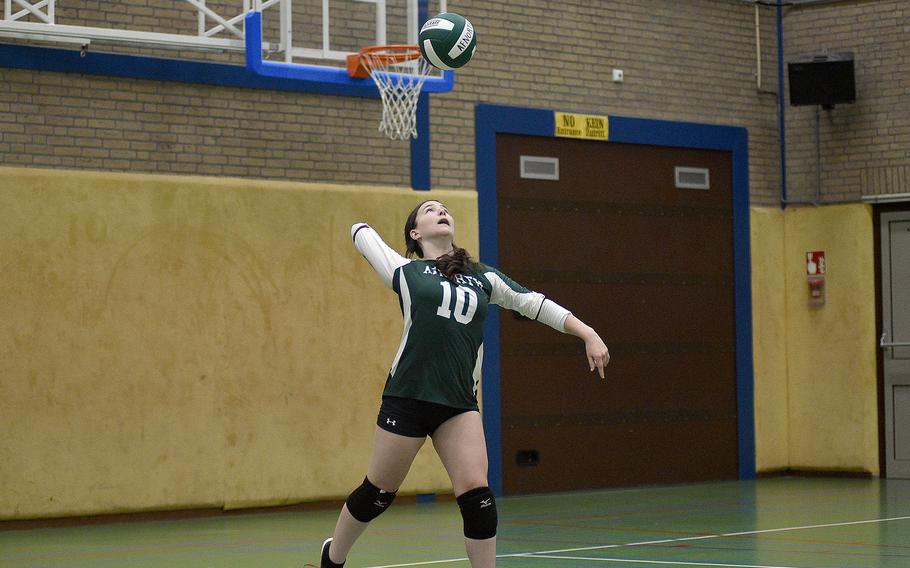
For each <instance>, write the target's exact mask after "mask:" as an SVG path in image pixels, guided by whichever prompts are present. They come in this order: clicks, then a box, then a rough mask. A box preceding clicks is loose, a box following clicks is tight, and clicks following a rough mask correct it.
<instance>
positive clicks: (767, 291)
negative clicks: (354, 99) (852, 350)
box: [751, 207, 790, 471]
mask: <svg viewBox="0 0 910 568" xmlns="http://www.w3.org/2000/svg"><path fill="white" fill-rule="evenodd" d="M751 245H752V349H753V361H754V373H755V467H756V470H757V471H769V470H780V469H787V468H788V467H789V465H790V459H789V455H788V440H789V420H788V416H787V332H786V329H787V298H786V289H785V284H784V273H783V271H782V270H781V267H782V266H783V264H784V211H781V210H780V209H779V208H761V207H753V208H752V211H751Z"/></svg>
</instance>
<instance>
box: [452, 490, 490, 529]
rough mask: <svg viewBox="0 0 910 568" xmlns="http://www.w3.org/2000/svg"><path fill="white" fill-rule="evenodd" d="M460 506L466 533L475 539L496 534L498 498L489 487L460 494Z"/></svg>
mask: <svg viewBox="0 0 910 568" xmlns="http://www.w3.org/2000/svg"><path fill="white" fill-rule="evenodd" d="M457 501H458V507H459V508H460V509H461V518H462V519H463V520H464V535H465V536H466V537H468V538H473V539H475V540H486V539H488V538H493V537H494V536H496V524H497V523H498V521H499V519H498V517H497V515H496V499H495V498H494V497H493V492H492V491H490V488H489V487H478V488H476V489H471V490H470V491H468V492H467V493H463V494H462V495H459V496H458V499H457Z"/></svg>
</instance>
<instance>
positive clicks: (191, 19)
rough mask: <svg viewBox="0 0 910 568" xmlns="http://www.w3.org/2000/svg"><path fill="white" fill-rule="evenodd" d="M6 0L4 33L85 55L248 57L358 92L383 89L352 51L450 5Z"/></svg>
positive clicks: (402, 36) (405, 39)
mask: <svg viewBox="0 0 910 568" xmlns="http://www.w3.org/2000/svg"><path fill="white" fill-rule="evenodd" d="M2 1H3V19H2V20H0V40H9V41H12V42H14V43H18V44H25V45H35V46H45V47H46V46H55V47H60V46H63V47H67V48H72V47H74V46H76V47H78V48H79V49H80V50H81V51H82V53H83V54H85V53H95V52H99V53H108V54H111V53H113V54H129V55H132V56H136V55H139V56H144V55H148V56H158V55H160V54H162V53H163V52H164V53H167V52H165V51H164V50H168V51H169V52H170V53H171V54H173V51H174V50H176V51H178V52H179V53H178V57H179V58H180V59H181V60H188V61H204V62H206V63H216V64H217V63H225V64H245V65H246V68H247V69H248V70H249V71H250V72H252V73H254V74H257V75H260V76H264V77H277V78H281V79H289V80H293V81H301V82H302V84H309V85H313V86H314V90H320V91H324V92H325V89H324V88H321V87H323V86H327V87H330V90H329V91H328V92H333V93H335V94H342V95H345V94H347V95H355V96H376V95H377V94H378V92H377V91H376V88H375V85H373V84H372V81H370V80H364V79H352V78H350V77H348V75H347V72H346V71H345V58H346V56H347V55H348V54H349V53H354V52H356V51H357V50H358V49H360V48H361V47H365V46H368V45H378V44H386V43H408V44H415V43H416V42H417V32H418V28H419V26H420V23H421V22H422V21H424V20H426V18H427V15H428V14H429V15H432V14H435V13H437V12H441V11H445V9H446V0H432V1H431V0H220V1H213V0H161V1H159V2H156V3H155V7H154V9H153V10H152V11H150V10H149V6H148V5H147V4H143V5H136V4H137V3H133V2H129V1H128V0H113V1H110V2H102V3H92V4H94V7H92V6H90V5H89V6H79V7H78V9H76V8H75V7H73V5H72V4H65V3H60V5H59V6H58V5H57V4H58V3H57V2H56V0H42V1H34V0H2ZM112 14H116V15H117V16H116V17H111V15H112ZM112 22H114V23H112ZM453 84H454V81H453V75H452V74H451V72H447V73H438V72H437V73H435V76H432V77H430V78H429V79H428V80H427V83H426V84H425V86H424V91H426V92H446V91H450V90H452V88H453ZM332 86H334V88H332ZM304 90H306V89H304Z"/></svg>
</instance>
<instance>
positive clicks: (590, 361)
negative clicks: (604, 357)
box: [588, 355, 597, 371]
mask: <svg viewBox="0 0 910 568" xmlns="http://www.w3.org/2000/svg"><path fill="white" fill-rule="evenodd" d="M596 366H597V362H596V360H595V359H594V356H593V355H588V367H589V369H588V370H589V371H593V370H594V367H596Z"/></svg>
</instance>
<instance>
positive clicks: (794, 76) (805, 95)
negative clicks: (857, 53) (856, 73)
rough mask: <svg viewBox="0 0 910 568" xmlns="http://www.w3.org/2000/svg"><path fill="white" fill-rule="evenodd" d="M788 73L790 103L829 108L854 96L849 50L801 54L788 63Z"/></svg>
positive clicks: (850, 100) (852, 98) (847, 101)
mask: <svg viewBox="0 0 910 568" xmlns="http://www.w3.org/2000/svg"><path fill="white" fill-rule="evenodd" d="M787 76H788V79H789V80H790V104H791V105H793V106H800V105H822V106H823V107H825V108H832V107H833V106H834V105H837V104H843V103H852V102H854V101H855V100H856V84H855V82H854V79H853V54H852V53H850V52H842V53H824V54H814V55H800V56H798V57H795V58H793V59H792V60H790V61H789V62H788V63H787Z"/></svg>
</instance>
